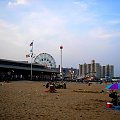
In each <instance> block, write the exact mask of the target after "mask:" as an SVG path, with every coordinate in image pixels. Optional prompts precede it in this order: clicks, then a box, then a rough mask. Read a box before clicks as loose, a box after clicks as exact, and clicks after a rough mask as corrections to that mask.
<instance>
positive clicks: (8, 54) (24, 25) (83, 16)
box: [0, 0, 120, 76]
mask: <svg viewBox="0 0 120 120" xmlns="http://www.w3.org/2000/svg"><path fill="white" fill-rule="evenodd" d="M32 40H34V53H35V54H36V55H38V54H40V53H43V52H46V53H49V54H51V55H52V56H53V57H54V59H55V61H56V64H57V66H58V65H59V64H60V49H59V47H60V45H63V67H74V68H78V64H83V63H91V60H92V59H95V60H96V62H97V63H100V64H101V65H106V64H110V65H114V66H115V75H117V76H120V55H119V51H120V50H119V47H120V0H0V58H1V59H10V60H19V61H21V60H28V59H26V54H28V53H29V51H30V46H29V44H30V43H31V41H32Z"/></svg>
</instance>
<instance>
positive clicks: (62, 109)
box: [0, 81, 120, 120]
mask: <svg viewBox="0 0 120 120" xmlns="http://www.w3.org/2000/svg"><path fill="white" fill-rule="evenodd" d="M45 84H46V83H45V82H31V81H18V82H10V83H4V84H3V85H1V86H0V120H119V119H120V110H111V109H107V108H106V102H107V101H110V100H111V99H110V98H109V92H108V91H107V90H105V86H106V85H107V84H92V85H91V86H88V84H81V83H66V84H67V89H57V91H56V93H49V92H47V90H48V89H46V88H45V86H44V85H45ZM101 90H104V92H103V93H100V92H101Z"/></svg>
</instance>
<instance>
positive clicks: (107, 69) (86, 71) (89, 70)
mask: <svg viewBox="0 0 120 120" xmlns="http://www.w3.org/2000/svg"><path fill="white" fill-rule="evenodd" d="M105 76H109V77H111V78H112V77H114V66H113V65H106V66H101V65H100V63H96V62H95V60H92V61H91V64H86V63H84V64H79V77H96V78H101V77H105Z"/></svg>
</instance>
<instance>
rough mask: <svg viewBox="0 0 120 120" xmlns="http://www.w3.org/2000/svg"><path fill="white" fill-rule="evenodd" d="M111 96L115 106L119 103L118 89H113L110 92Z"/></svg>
mask: <svg viewBox="0 0 120 120" xmlns="http://www.w3.org/2000/svg"><path fill="white" fill-rule="evenodd" d="M109 97H110V98H112V101H111V102H112V103H113V105H114V106H117V105H118V97H119V95H118V93H117V92H116V91H111V93H110V94H109Z"/></svg>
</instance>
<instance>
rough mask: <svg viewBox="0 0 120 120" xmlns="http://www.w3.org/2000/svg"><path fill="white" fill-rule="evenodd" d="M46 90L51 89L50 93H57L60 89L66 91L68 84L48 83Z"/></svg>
mask: <svg viewBox="0 0 120 120" xmlns="http://www.w3.org/2000/svg"><path fill="white" fill-rule="evenodd" d="M46 88H49V91H50V92H55V91H56V89H59V88H63V89H66V83H65V82H63V83H61V84H60V83H59V84H58V83H54V82H48V83H47V84H46Z"/></svg>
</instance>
